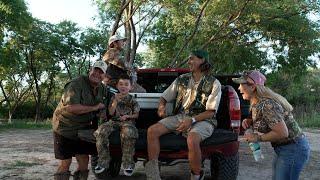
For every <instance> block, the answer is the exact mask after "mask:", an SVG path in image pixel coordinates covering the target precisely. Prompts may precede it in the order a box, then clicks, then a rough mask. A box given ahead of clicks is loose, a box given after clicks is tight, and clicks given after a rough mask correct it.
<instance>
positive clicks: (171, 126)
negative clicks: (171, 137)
mask: <svg viewBox="0 0 320 180" xmlns="http://www.w3.org/2000/svg"><path fill="white" fill-rule="evenodd" d="M178 124H179V118H178V116H170V117H167V118H164V119H162V120H160V121H159V122H158V123H156V124H154V125H152V126H150V127H149V128H148V137H147V139H148V157H149V161H148V162H147V163H146V166H145V169H146V175H147V179H148V180H159V179H160V172H159V167H158V157H159V153H160V141H159V139H160V137H161V136H162V135H164V134H167V133H169V132H171V131H174V130H175V129H176V128H177V127H178Z"/></svg>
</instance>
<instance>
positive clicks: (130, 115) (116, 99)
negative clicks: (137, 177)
mask: <svg viewBox="0 0 320 180" xmlns="http://www.w3.org/2000/svg"><path fill="white" fill-rule="evenodd" d="M117 88H118V90H119V93H117V94H115V95H114V96H113V97H112V98H111V101H110V104H109V114H110V115H111V116H112V118H111V119H110V120H109V121H108V122H106V123H103V124H102V125H100V126H99V128H98V130H97V131H96V132H95V136H96V139H97V143H96V145H97V150H98V156H99V160H98V165H97V166H96V167H95V173H97V174H99V173H102V172H104V171H105V170H106V169H108V167H109V162H110V160H111V158H110V152H109V135H110V134H111V133H112V132H113V131H115V130H117V129H120V139H121V147H122V168H123V169H124V174H125V175H126V176H131V175H132V173H133V170H134V167H135V162H134V159H133V155H134V153H135V142H136V139H137V138H138V130H137V128H136V127H135V120H136V119H137V118H138V116H139V111H140V107H139V104H138V102H137V101H136V100H135V99H134V97H133V96H132V95H130V94H129V91H130V89H131V88H132V82H131V80H130V77H129V76H128V75H122V76H120V77H119V80H118V82H117Z"/></svg>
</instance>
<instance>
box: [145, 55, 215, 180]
mask: <svg viewBox="0 0 320 180" xmlns="http://www.w3.org/2000/svg"><path fill="white" fill-rule="evenodd" d="M188 65H189V69H190V71H191V72H190V73H187V74H183V75H181V76H179V77H178V78H177V79H176V80H175V81H174V82H173V83H172V84H171V85H170V86H169V87H168V88H167V89H166V90H165V91H164V92H163V94H162V96H161V97H160V101H159V106H158V115H159V116H160V117H163V119H162V120H160V121H159V122H158V123H156V124H154V125H152V126H151V127H149V129H148V156H149V161H148V162H147V164H146V166H145V168H146V175H147V179H148V180H151V179H152V180H159V179H160V172H159V169H158V156H159V153H160V142H159V138H160V137H161V136H162V135H164V134H167V133H169V132H176V133H181V134H182V135H183V136H185V137H186V138H187V144H188V150H189V153H188V158H189V165H190V169H191V179H192V180H198V179H203V178H204V173H203V171H202V170H201V161H202V157H201V149H200V142H201V141H203V140H204V139H206V138H208V137H210V136H211V134H212V133H213V130H214V127H215V126H216V125H217V121H216V119H215V114H216V112H217V110H218V106H219V102H220V98H221V84H220V82H219V81H218V80H217V79H216V78H215V77H214V76H213V75H212V74H210V73H209V71H210V68H211V64H210V63H209V62H208V53H207V52H206V51H203V50H196V51H192V52H191V54H190V56H189V60H188ZM170 101H175V107H174V111H173V113H174V115H173V116H166V108H165V107H166V103H167V102H170Z"/></svg>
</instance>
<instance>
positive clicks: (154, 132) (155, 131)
mask: <svg viewBox="0 0 320 180" xmlns="http://www.w3.org/2000/svg"><path fill="white" fill-rule="evenodd" d="M158 126H159V124H158V123H157V124H154V125H152V126H150V127H149V128H148V137H151V138H159V137H160V136H161V133H160V131H159V127H158Z"/></svg>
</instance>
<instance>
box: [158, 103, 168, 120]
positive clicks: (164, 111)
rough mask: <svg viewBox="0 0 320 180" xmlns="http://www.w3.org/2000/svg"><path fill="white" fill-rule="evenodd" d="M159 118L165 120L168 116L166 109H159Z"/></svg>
mask: <svg viewBox="0 0 320 180" xmlns="http://www.w3.org/2000/svg"><path fill="white" fill-rule="evenodd" d="M158 116H159V117H161V118H165V117H166V116H167V114H166V107H165V106H164V107H160V106H159V108H158Z"/></svg>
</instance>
